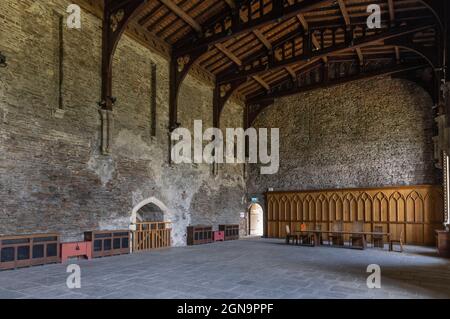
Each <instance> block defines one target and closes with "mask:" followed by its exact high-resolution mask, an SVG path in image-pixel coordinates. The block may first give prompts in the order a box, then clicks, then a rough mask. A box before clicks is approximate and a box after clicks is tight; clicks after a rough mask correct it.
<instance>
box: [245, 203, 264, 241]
mask: <svg viewBox="0 0 450 319" xmlns="http://www.w3.org/2000/svg"><path fill="white" fill-rule="evenodd" d="M248 216H249V218H248V220H249V235H250V236H263V235H264V211H263V208H262V207H261V205H259V204H257V203H254V204H252V205H250V207H249V209H248Z"/></svg>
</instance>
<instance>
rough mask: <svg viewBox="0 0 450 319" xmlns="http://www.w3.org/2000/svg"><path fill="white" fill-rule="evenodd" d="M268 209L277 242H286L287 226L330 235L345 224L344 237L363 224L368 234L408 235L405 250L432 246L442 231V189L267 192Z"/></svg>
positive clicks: (269, 229)
mask: <svg viewBox="0 0 450 319" xmlns="http://www.w3.org/2000/svg"><path fill="white" fill-rule="evenodd" d="M266 205H267V206H266V217H267V225H266V227H267V229H266V231H267V236H268V237H272V238H284V237H285V236H286V225H289V226H290V229H293V230H295V229H298V228H299V227H300V224H302V223H305V224H306V225H307V227H308V228H310V229H313V227H317V226H318V225H320V226H321V228H322V230H331V224H332V223H333V221H343V222H344V231H351V227H352V223H353V222H354V221H362V222H364V231H368V232H370V231H373V230H374V227H375V226H382V227H383V231H384V232H388V233H391V234H392V238H397V237H399V236H400V233H401V231H402V230H403V240H404V242H405V243H406V244H418V245H433V244H434V243H435V230H436V229H443V219H444V208H443V195H442V188H441V186H432V185H429V186H428V185H424V186H409V187H389V188H370V189H369V188H368V189H342V190H323V191H298V192H295V191H292V192H268V193H266Z"/></svg>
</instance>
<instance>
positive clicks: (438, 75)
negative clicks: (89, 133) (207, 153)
mask: <svg viewBox="0 0 450 319" xmlns="http://www.w3.org/2000/svg"><path fill="white" fill-rule="evenodd" d="M77 1H78V2H84V3H88V5H89V4H90V5H92V6H94V7H98V1H94V0H77ZM447 2H448V1H444V0H374V1H373V3H374V4H378V5H379V6H380V8H381V18H382V27H381V28H380V29H376V30H370V29H368V27H367V24H366V20H367V17H368V16H369V14H370V13H369V12H367V6H368V4H369V3H368V2H367V1H365V0H339V1H335V0H282V1H279V0H208V1H205V0H164V1H162V0H114V1H113V0H104V5H103V7H102V9H103V20H104V28H103V32H104V33H103V71H102V79H103V86H102V100H101V106H102V108H103V109H106V110H111V109H112V107H113V104H114V98H113V92H112V90H111V78H112V58H113V55H114V51H115V48H116V46H117V43H118V41H119V39H120V37H121V35H122V34H123V33H124V32H127V34H131V35H132V36H133V38H135V39H138V41H139V42H140V43H143V44H148V45H149V46H150V47H152V46H157V47H159V48H163V51H164V54H163V55H164V56H166V55H168V56H169V58H170V98H169V105H170V106H169V107H170V110H169V129H170V130H173V129H175V128H176V127H178V126H179V125H180V124H181V123H178V120H177V113H178V107H177V105H178V93H179V90H180V87H181V85H182V82H183V80H184V79H185V77H186V76H187V74H188V73H192V71H194V70H195V73H194V74H204V75H206V78H208V79H210V80H211V81H213V83H215V86H214V95H213V96H214V99H213V100H214V101H213V104H214V105H213V110H211V111H212V113H213V118H214V124H215V125H217V126H219V124H220V115H221V113H222V111H223V109H224V106H225V104H226V102H227V101H228V100H229V99H230V98H231V97H232V96H238V97H240V98H241V99H242V100H244V101H245V100H246V101H247V102H249V101H251V102H252V103H263V104H267V101H270V100H272V99H273V98H276V97H278V96H283V94H284V93H286V94H288V93H289V92H291V91H292V90H294V91H295V90H296V89H299V87H302V89H304V88H305V86H304V84H301V83H300V82H299V81H301V78H302V77H304V75H305V74H309V73H308V72H312V71H311V70H315V71H314V72H316V73H317V72H319V73H320V74H321V76H320V77H319V78H320V79H321V81H319V82H318V83H314V84H313V85H310V86H308V87H311V88H312V89H313V88H318V87H320V85H321V83H322V85H323V86H329V85H331V83H334V82H336V81H335V80H336V79H335V78H334V77H333V74H332V71H331V70H333V68H334V65H335V64H336V63H338V61H339V63H341V64H342V65H343V63H344V62H345V61H346V62H348V63H350V61H351V63H352V65H353V64H354V65H355V67H354V68H355V70H358V71H357V72H358V76H359V77H363V76H366V75H369V74H370V71H369V67H368V65H372V64H373V63H375V62H377V63H378V64H380V65H385V67H386V68H387V67H388V66H389V68H390V69H394V68H402V67H405V65H409V64H408V63H410V62H411V61H416V62H417V63H419V64H420V65H421V66H423V65H426V66H427V68H428V69H430V70H431V75H432V76H433V80H432V81H433V85H432V86H433V89H432V90H430V91H431V92H432V95H433V99H434V100H435V101H436V103H442V101H441V92H440V89H439V87H440V83H441V80H442V79H443V78H445V77H447V78H448V76H449V75H448V74H449V73H450V72H446V65H447V61H448V60H449V59H450V58H449V50H447V46H448V45H447V42H448V34H449V30H448V29H449V27H448V17H449V14H448V11H449V8H448V7H449V5H448V3H447ZM370 4H372V2H371V3H370ZM111 25H114V30H113V28H111ZM197 70H200V73H199V72H198V71H197ZM355 72H356V71H355ZM414 72H415V71H411V70H407V71H403V72H387V71H386V73H383V74H402V75H403V76H407V75H410V74H412V73H414ZM316 76H318V75H316ZM347 76H348V77H350V78H354V77H355V74H347ZM203 78H205V77H203ZM341 80H342V81H344V79H339V81H341ZM275 92H277V93H275ZM247 104H248V103H247ZM246 114H247V115H248V116H247V118H248V117H251V115H252V114H255V112H246Z"/></svg>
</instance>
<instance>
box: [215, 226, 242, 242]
mask: <svg viewBox="0 0 450 319" xmlns="http://www.w3.org/2000/svg"><path fill="white" fill-rule="evenodd" d="M219 230H220V231H223V232H224V233H225V240H237V239H239V225H219Z"/></svg>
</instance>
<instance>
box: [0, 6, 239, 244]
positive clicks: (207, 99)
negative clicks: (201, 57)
mask: <svg viewBox="0 0 450 319" xmlns="http://www.w3.org/2000/svg"><path fill="white" fill-rule="evenodd" d="M68 5H69V1H62V0H53V1H32V0H24V1H14V0H4V1H1V3H0V24H1V26H2V27H1V30H0V39H1V40H0V41H1V42H0V48H1V50H2V51H3V52H4V53H5V55H7V57H8V64H9V66H8V68H7V69H2V70H1V71H0V72H1V73H0V113H1V114H0V115H1V117H0V118H1V126H0V154H1V159H0V203H1V205H0V233H1V234H16V233H19V234H20V233H39V232H52V231H58V232H61V234H62V236H63V240H77V239H81V236H82V233H83V232H84V231H88V230H92V229H122V228H125V229H127V228H128V227H129V224H130V217H131V211H132V209H133V207H134V206H135V205H137V204H139V203H140V202H141V201H143V200H145V199H147V198H150V197H155V198H157V199H158V200H160V201H161V202H163V203H164V204H165V206H166V207H167V208H168V212H167V214H166V215H167V216H164V219H165V220H169V221H171V222H172V223H173V243H174V244H175V245H184V244H185V235H186V226H188V225H189V224H203V223H206V224H213V225H218V224H220V223H228V224H237V223H239V222H240V213H241V212H244V211H245V205H244V199H245V181H244V177H243V169H242V166H226V167H223V168H222V169H221V171H220V174H219V176H214V175H212V174H211V167H210V166H209V165H198V166H191V165H184V166H180V165H178V166H169V164H168V149H169V148H168V130H167V127H168V100H169V97H168V92H169V88H168V85H169V81H168V77H169V75H168V70H169V66H168V63H167V61H166V60H164V59H163V58H161V57H160V56H158V55H156V54H153V53H152V52H150V51H149V50H148V49H147V48H144V47H142V46H141V45H139V44H138V43H136V42H134V41H133V40H131V39H129V38H127V37H126V36H125V37H123V38H122V40H121V42H120V44H119V47H118V49H117V53H116V55H115V57H116V58H115V61H114V66H113V69H114V85H113V90H114V95H115V96H116V97H117V103H116V105H115V109H114V117H115V119H114V136H113V151H112V154H111V156H103V155H101V154H100V152H99V133H100V115H99V112H98V105H97V103H98V101H99V100H100V85H101V77H100V66H101V21H100V20H99V19H97V18H95V17H94V16H92V15H90V14H88V13H86V12H83V14H82V29H81V30H69V29H67V28H64V29H63V30H64V31H63V32H64V34H63V35H64V37H63V38H64V43H63V47H64V60H63V74H64V79H63V86H62V101H63V103H62V107H63V110H62V111H61V110H58V112H59V113H63V114H64V115H63V117H62V118H57V117H55V116H54V114H55V110H57V109H58V98H57V95H58V82H59V81H58V80H57V79H56V78H57V73H58V69H57V67H56V65H57V63H55V55H56V54H57V52H58V47H59V45H58V35H57V33H58V28H57V26H55V21H57V19H58V16H60V15H65V11H66V8H67V6H68ZM55 19H56V20H55ZM151 63H154V64H156V67H157V91H156V92H152V91H151V75H152V72H151ZM212 91H213V90H212V88H211V87H208V86H206V85H205V84H203V83H201V82H198V81H197V80H195V79H194V78H192V77H188V78H187V79H186V80H185V81H184V84H183V87H182V89H181V92H180V97H179V109H180V111H179V120H180V122H181V123H182V124H183V126H185V127H190V125H192V123H193V120H194V119H201V120H203V122H204V123H205V125H209V126H212V111H211V110H212ZM151 94H156V98H157V109H156V114H155V115H156V119H157V122H156V123H157V128H156V137H152V136H151V131H152V130H151V129H152V128H151V123H152V121H151V118H152V114H151ZM223 119H224V120H223V122H224V123H223V125H224V126H229V127H241V126H242V119H243V116H242V107H241V106H240V105H236V104H232V103H229V104H228V105H227V106H226V108H225V111H224V116H223Z"/></svg>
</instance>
